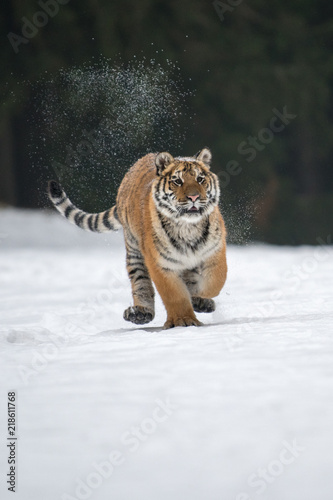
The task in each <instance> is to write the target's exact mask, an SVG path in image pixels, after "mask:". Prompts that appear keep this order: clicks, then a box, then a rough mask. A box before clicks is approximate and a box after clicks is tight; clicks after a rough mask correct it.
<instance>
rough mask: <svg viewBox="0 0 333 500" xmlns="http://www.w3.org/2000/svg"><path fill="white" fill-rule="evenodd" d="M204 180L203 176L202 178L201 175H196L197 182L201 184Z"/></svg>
mask: <svg viewBox="0 0 333 500" xmlns="http://www.w3.org/2000/svg"><path fill="white" fill-rule="evenodd" d="M204 180H205V178H204V177H202V176H199V177H197V182H198V183H199V184H202V183H203V181H204Z"/></svg>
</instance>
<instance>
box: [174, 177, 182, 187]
mask: <svg viewBox="0 0 333 500" xmlns="http://www.w3.org/2000/svg"><path fill="white" fill-rule="evenodd" d="M173 182H174V183H175V184H176V186H181V185H182V184H183V183H182V180H181V179H175V180H174V181H173Z"/></svg>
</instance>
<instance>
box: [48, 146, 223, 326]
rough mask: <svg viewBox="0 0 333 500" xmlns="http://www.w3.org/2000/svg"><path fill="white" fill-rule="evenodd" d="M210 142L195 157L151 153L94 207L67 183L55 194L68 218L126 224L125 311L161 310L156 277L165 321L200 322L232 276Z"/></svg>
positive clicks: (129, 316) (53, 189)
mask: <svg viewBox="0 0 333 500" xmlns="http://www.w3.org/2000/svg"><path fill="white" fill-rule="evenodd" d="M210 162H211V153H210V151H209V149H207V148H205V149H203V150H202V151H200V152H199V153H198V154H197V155H195V156H193V157H186V158H185V157H178V158H173V157H172V156H171V154H169V153H159V154H148V155H146V156H144V157H143V158H141V159H140V160H138V161H137V162H136V163H135V164H134V165H133V167H132V168H131V169H130V170H129V171H128V172H127V174H126V175H125V177H124V179H123V181H122V183H121V185H120V187H119V190H118V195H117V201H116V205H115V206H114V207H112V208H110V209H109V210H106V211H105V212H101V213H97V214H87V213H86V212H83V211H82V210H79V209H77V208H76V207H75V206H74V205H73V204H72V202H71V201H70V200H69V199H68V197H67V195H66V193H65V192H64V191H63V189H62V188H61V186H60V185H59V184H58V183H56V182H55V181H50V182H49V189H48V194H49V197H50V199H51V201H52V202H53V204H54V206H55V207H56V208H57V210H59V212H60V213H61V214H62V215H64V216H65V217H67V219H68V220H69V221H70V222H72V223H73V224H76V225H77V226H79V227H81V228H82V229H87V230H89V231H96V232H105V231H112V230H117V229H119V228H120V227H121V226H122V227H123V229H124V236H125V244H126V251H127V256H126V264H127V271H128V276H129V278H130V280H131V284H132V294H133V300H134V305H133V306H131V307H128V308H127V309H126V310H125V312H124V319H125V320H127V321H132V322H133V323H136V324H144V323H149V321H151V320H152V319H153V318H154V315H155V309H154V288H153V283H154V284H155V286H156V288H157V291H158V293H159V294H160V296H161V298H162V300H163V303H164V305H165V308H166V311H167V320H166V322H165V325H164V327H165V328H171V327H174V326H190V325H200V324H201V323H200V321H199V320H198V319H197V318H196V316H195V313H194V311H197V312H212V311H214V309H215V303H214V301H213V300H212V298H213V297H216V296H217V295H218V294H219V292H220V290H221V289H222V287H223V285H224V283H225V280H226V276H227V264H226V230H225V226H224V222H223V218H222V215H221V213H220V211H219V208H218V202H219V195H220V190H219V184H218V178H217V176H216V175H215V174H213V173H212V172H211V171H210Z"/></svg>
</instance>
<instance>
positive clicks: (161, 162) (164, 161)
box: [155, 152, 174, 175]
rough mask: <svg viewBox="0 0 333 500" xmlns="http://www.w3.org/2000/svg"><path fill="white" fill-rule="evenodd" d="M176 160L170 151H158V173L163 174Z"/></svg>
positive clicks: (156, 162) (156, 161) (156, 159)
mask: <svg viewBox="0 0 333 500" xmlns="http://www.w3.org/2000/svg"><path fill="white" fill-rule="evenodd" d="M173 161H174V158H173V156H172V155H171V154H170V153H165V152H163V153H158V155H157V156H156V158H155V165H156V173H157V175H162V172H163V170H164V169H165V168H166V167H167V166H168V165H170V163H172V162H173Z"/></svg>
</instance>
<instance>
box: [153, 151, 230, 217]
mask: <svg viewBox="0 0 333 500" xmlns="http://www.w3.org/2000/svg"><path fill="white" fill-rule="evenodd" d="M211 157H212V156H211V153H210V151H209V149H207V148H205V149H203V150H202V151H200V152H199V153H198V154H197V155H195V156H194V157H191V158H183V157H179V158H173V157H172V156H171V155H170V154H169V153H159V154H158V155H157V156H156V159H155V163H156V169H157V179H156V181H155V183H154V186H153V193H154V201H155V205H156V208H157V210H158V211H159V212H160V213H162V214H163V215H165V216H166V217H168V218H171V219H174V220H178V221H186V222H192V223H195V222H198V220H200V219H201V218H202V217H204V216H207V215H209V214H210V213H211V212H212V211H213V210H214V208H215V207H216V206H217V205H218V202H219V196H220V189H219V183H218V178H217V176H216V175H215V174H213V173H212V172H211V171H210V162H211Z"/></svg>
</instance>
